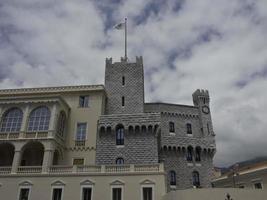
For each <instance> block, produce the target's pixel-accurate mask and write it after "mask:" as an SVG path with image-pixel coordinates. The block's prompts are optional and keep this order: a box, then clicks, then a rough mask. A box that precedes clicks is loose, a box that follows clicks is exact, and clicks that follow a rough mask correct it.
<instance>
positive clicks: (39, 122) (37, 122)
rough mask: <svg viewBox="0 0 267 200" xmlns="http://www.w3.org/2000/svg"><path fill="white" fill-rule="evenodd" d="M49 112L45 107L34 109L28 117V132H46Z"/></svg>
mask: <svg viewBox="0 0 267 200" xmlns="http://www.w3.org/2000/svg"><path fill="white" fill-rule="evenodd" d="M49 121H50V111H49V109H48V108H47V107H45V106H40V107H38V108H35V109H34V110H33V111H32V112H31V114H30V117H29V123H28V131H46V130H48V129H49Z"/></svg>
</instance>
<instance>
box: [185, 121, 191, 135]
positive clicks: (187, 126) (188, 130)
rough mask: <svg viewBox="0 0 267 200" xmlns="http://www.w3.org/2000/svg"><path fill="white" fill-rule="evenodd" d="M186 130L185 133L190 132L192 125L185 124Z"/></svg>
mask: <svg viewBox="0 0 267 200" xmlns="http://www.w3.org/2000/svg"><path fill="white" fill-rule="evenodd" d="M186 132H187V134H192V125H191V124H189V123H187V124H186Z"/></svg>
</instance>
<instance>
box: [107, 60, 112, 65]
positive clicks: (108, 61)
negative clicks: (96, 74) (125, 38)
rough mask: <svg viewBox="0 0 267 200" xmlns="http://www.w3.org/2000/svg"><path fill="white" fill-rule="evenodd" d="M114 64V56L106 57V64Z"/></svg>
mask: <svg viewBox="0 0 267 200" xmlns="http://www.w3.org/2000/svg"><path fill="white" fill-rule="evenodd" d="M108 65H112V58H106V66H108Z"/></svg>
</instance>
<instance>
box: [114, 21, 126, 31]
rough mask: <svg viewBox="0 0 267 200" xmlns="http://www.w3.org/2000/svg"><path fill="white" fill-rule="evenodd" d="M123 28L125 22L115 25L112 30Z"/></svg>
mask: <svg viewBox="0 0 267 200" xmlns="http://www.w3.org/2000/svg"><path fill="white" fill-rule="evenodd" d="M124 27H125V22H121V23H119V24H116V25H115V26H114V28H115V29H118V30H121V29H123V28H124Z"/></svg>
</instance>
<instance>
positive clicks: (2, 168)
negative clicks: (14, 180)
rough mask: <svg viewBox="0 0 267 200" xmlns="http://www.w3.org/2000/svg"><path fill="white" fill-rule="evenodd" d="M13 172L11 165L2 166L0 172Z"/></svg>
mask: <svg viewBox="0 0 267 200" xmlns="http://www.w3.org/2000/svg"><path fill="white" fill-rule="evenodd" d="M10 173H11V167H0V174H1V175H3V174H10Z"/></svg>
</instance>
